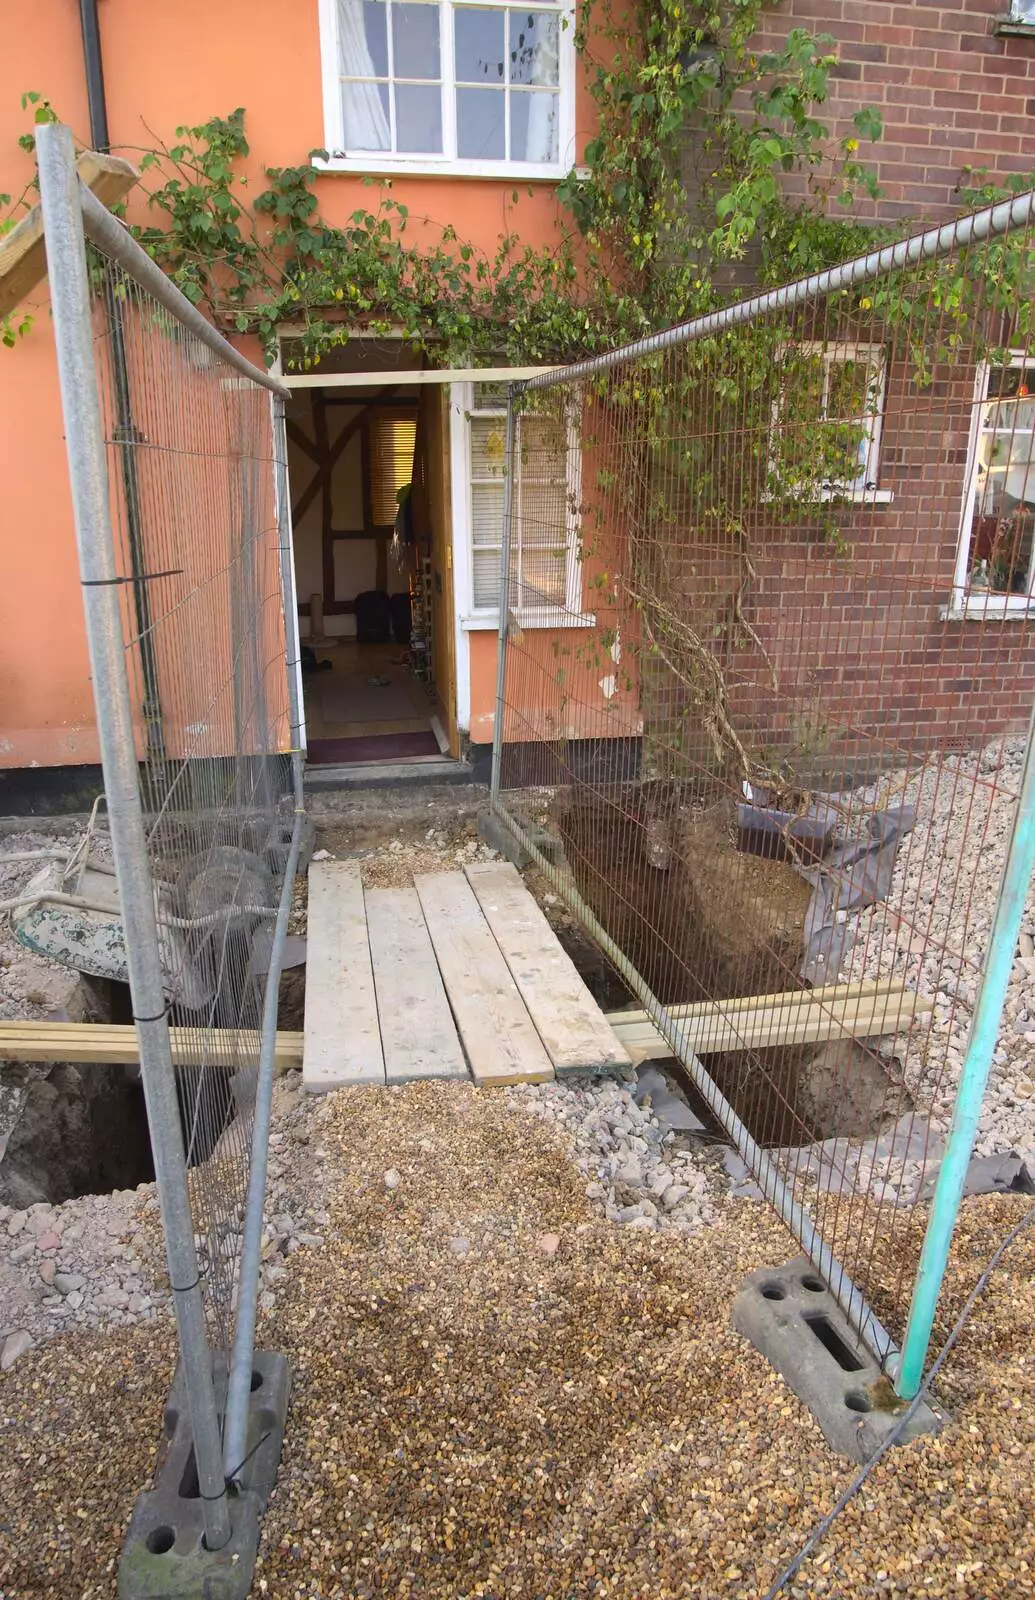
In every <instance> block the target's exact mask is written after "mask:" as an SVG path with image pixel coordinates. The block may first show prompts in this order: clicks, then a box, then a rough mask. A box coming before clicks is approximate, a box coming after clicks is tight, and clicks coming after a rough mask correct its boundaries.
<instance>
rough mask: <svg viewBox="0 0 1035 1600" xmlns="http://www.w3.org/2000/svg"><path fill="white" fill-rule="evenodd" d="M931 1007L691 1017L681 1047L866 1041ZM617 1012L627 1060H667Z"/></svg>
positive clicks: (660, 1047)
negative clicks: (847, 1038) (729, 1017)
mask: <svg viewBox="0 0 1035 1600" xmlns="http://www.w3.org/2000/svg"><path fill="white" fill-rule="evenodd" d="M931 1009H932V1003H931V1002H930V1001H929V1000H925V999H924V998H923V997H922V996H920V995H916V994H908V993H907V994H899V995H894V996H891V997H890V998H888V999H887V1000H885V999H884V997H881V998H880V1001H879V1004H877V1005H874V1004H873V1001H872V998H871V999H869V1000H865V999H864V1000H862V1001H859V1002H857V1003H855V1004H851V1003H847V1004H844V1005H840V1004H831V1003H829V1002H828V1003H826V1004H825V1005H819V1006H816V1005H812V1006H797V1007H794V1008H790V1007H777V1008H772V1009H769V1010H759V1011H754V1012H742V1013H741V1014H740V1015H739V1016H737V1017H736V1018H731V1019H727V1018H723V1017H721V1016H719V1015H718V1014H716V1015H715V1016H714V1017H712V1018H711V1019H707V1020H706V1019H702V1018H699V1019H696V1021H695V1023H694V1025H693V1026H692V1027H688V1029H687V1032H686V1046H687V1048H688V1049H689V1050H692V1051H693V1052H694V1054H696V1055H711V1054H714V1053H716V1052H719V1051H728V1050H761V1049H770V1048H773V1047H777V1046H782V1045H797V1044H815V1043H818V1042H819V1041H820V1040H823V1039H838V1038H844V1037H851V1038H855V1039H866V1038H871V1037H876V1036H877V1035H878V1034H890V1033H899V1032H902V1031H903V1030H905V1029H906V1028H908V1027H909V1026H910V1024H911V1023H912V1022H913V1021H914V1019H915V1018H917V1017H918V1016H920V1015H923V1014H925V1013H927V1012H930V1011H931ZM627 1015H628V1014H623V1013H622V1012H612V1013H611V1015H610V1016H609V1018H608V1021H609V1022H610V1024H611V1026H612V1027H613V1028H614V1030H615V1033H616V1034H617V1035H618V1038H619V1039H620V1040H621V1041H622V1043H623V1044H624V1045H625V1047H626V1049H627V1050H628V1051H629V1053H630V1055H631V1056H632V1058H633V1060H634V1061H635V1062H637V1063H639V1062H641V1061H649V1060H658V1059H663V1058H664V1057H667V1056H671V1054H672V1049H671V1046H670V1045H669V1044H668V1042H667V1040H666V1039H665V1038H664V1037H663V1036H662V1034H660V1033H659V1032H658V1031H657V1030H656V1029H655V1028H654V1027H653V1025H652V1024H651V1023H649V1022H641V1021H633V1022H631V1023H630V1022H629V1021H627Z"/></svg>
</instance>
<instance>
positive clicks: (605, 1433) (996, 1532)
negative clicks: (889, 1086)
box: [0, 1085, 1035, 1600]
mask: <svg viewBox="0 0 1035 1600" xmlns="http://www.w3.org/2000/svg"><path fill="white" fill-rule="evenodd" d="M285 1104H286V1105H288V1106H290V1107H291V1109H290V1110H289V1111H286V1112H282V1113H281V1116H282V1118H283V1119H284V1120H283V1121H282V1122H281V1124H280V1128H279V1131H280V1132H283V1133H285V1138H284V1141H283V1144H282V1145H281V1150H282V1152H283V1157H282V1159H283V1162H284V1166H285V1169H292V1170H294V1168H295V1167H303V1166H305V1165H306V1163H312V1162H314V1161H319V1163H320V1164H321V1166H322V1168H323V1171H324V1174H325V1178H324V1183H325V1189H324V1194H323V1202H324V1205H325V1207H326V1210H327V1213H328V1223H327V1226H326V1228H325V1230H324V1235H325V1238H324V1243H323V1244H322V1245H318V1246H314V1247H312V1248H304V1249H298V1250H297V1251H295V1252H294V1253H293V1254H290V1255H289V1256H288V1257H287V1258H286V1261H285V1277H284V1279H283V1281H282V1282H281V1284H280V1285H279V1286H278V1294H277V1300H276V1304H275V1306H274V1307H273V1309H272V1310H271V1311H270V1312H269V1313H268V1314H267V1315H266V1316H265V1317H264V1318H263V1321H262V1324H261V1327H260V1342H261V1343H263V1344H265V1345H267V1346H269V1347H272V1348H278V1349H283V1350H285V1351H286V1352H287V1354H288V1355H289V1357H290V1359H291V1362H292V1366H293V1369H294V1383H295V1388H294V1399H293V1405H292V1411H291V1416H290V1421H289V1428H288V1437H287V1445H286V1450H285V1456H284V1461H283V1464H282V1469H281V1476H280V1480H279V1484H278V1487H277V1490H276V1492H275V1495H274V1498H273V1501H272V1503H271V1506H270V1510H269V1513H268V1515H267V1519H266V1525H265V1531H264V1538H263V1545H262V1551H261V1560H260V1565H259V1568H258V1571H257V1573H256V1583H255V1589H254V1593H256V1594H261V1595H267V1596H272V1597H275V1600H297V1597H304V1600H317V1597H319V1600H345V1597H350V1600H351V1597H364V1600H365V1597H373V1596H381V1595H392V1596H403V1595H405V1596H410V1597H413V1600H417V1597H422V1600H423V1597H428V1600H447V1597H450V1600H453V1597H457V1600H467V1597H471V1600H473V1597H475V1596H479V1597H485V1600H488V1597H497V1600H498V1597H503V1596H506V1597H515V1600H518V1597H520V1600H548V1597H553V1600H574V1597H582V1596H601V1597H603V1596H608V1597H613V1600H634V1597H635V1600H640V1597H642V1600H648V1597H649V1600H669V1597H672V1596H686V1597H687V1600H689V1597H691V1596H693V1597H695V1600H696V1597H704V1600H707V1597H718V1596H723V1597H726V1596H729V1597H731V1600H732V1597H737V1600H743V1597H750V1596H757V1595H758V1594H759V1593H764V1591H765V1587H766V1585H767V1583H768V1582H769V1581H770V1579H771V1578H772V1577H773V1575H774V1574H775V1572H776V1571H777V1570H778V1569H779V1566H780V1564H781V1563H782V1562H783V1561H784V1560H785V1559H786V1558H787V1557H788V1556H789V1555H790V1554H791V1553H792V1552H793V1550H794V1549H795V1547H796V1546H797V1544H798V1543H799V1542H800V1540H801V1539H802V1538H803V1536H804V1535H805V1534H806V1532H807V1531H808V1529H809V1528H810V1527H811V1525H812V1523H813V1521H814V1520H815V1519H816V1518H817V1517H818V1516H819V1515H820V1514H821V1513H822V1512H823V1511H825V1510H826V1509H827V1508H828V1507H829V1505H830V1503H831V1502H832V1500H833V1498H834V1496H835V1495H836V1493H837V1492H838V1490H839V1488H840V1487H841V1486H842V1485H843V1484H844V1483H845V1482H846V1481H847V1480H848V1477H849V1472H850V1469H849V1468H847V1467H846V1466H845V1465H844V1464H843V1463H841V1462H839V1461H838V1460H837V1459H836V1458H835V1457H833V1456H832V1455H831V1453H830V1451H829V1450H828V1448H827V1446H826V1445H825V1444H824V1442H823V1440H822V1437H821V1435H820V1433H819V1430H818V1429H817V1428H816V1427H815V1425H814V1424H813V1423H812V1421H811V1419H810V1418H809V1416H808V1415H807V1414H806V1413H805V1412H804V1411H803V1409H802V1408H801V1407H800V1406H799V1405H798V1403H797V1402H796V1401H795V1400H794V1398H793V1397H792V1396H791V1395H790V1394H789V1393H788V1391H787V1390H786V1389H785V1387H784V1386H783V1384H782V1383H781V1381H780V1380H779V1379H778V1378H777V1377H776V1376H775V1375H774V1373H773V1372H772V1371H771V1369H770V1368H769V1367H768V1366H767V1365H766V1364H765V1362H764V1361H762V1359H761V1358H760V1357H759V1356H758V1355H757V1354H756V1353H755V1352H754V1351H753V1350H752V1349H751V1348H750V1347H749V1346H747V1345H746V1344H745V1343H744V1342H743V1341H742V1340H741V1339H740V1338H739V1337H738V1336H737V1335H736V1334H735V1333H734V1331H733V1329H732V1327H731V1324H730V1315H729V1313H730V1304H731V1300H732V1297H733V1294H734V1292H735V1290H736V1287H737V1285H738V1283H739V1281H740V1279H741V1278H742V1276H743V1274H744V1273H745V1272H747V1271H748V1270H750V1269H751V1268H753V1267H755V1266H756V1265H759V1264H761V1263H763V1262H766V1261H780V1260H784V1259H786V1258H787V1257H788V1256H789V1255H790V1254H792V1253H793V1246H792V1244H791V1241H790V1240H789V1239H788V1237H787V1236H786V1234H784V1233H783V1232H782V1230H781V1228H780V1227H779V1226H778V1224H776V1223H775V1222H774V1221H773V1220H772V1219H771V1217H770V1216H769V1214H768V1212H767V1211H766V1210H765V1209H764V1208H763V1207H762V1206H760V1205H757V1204H755V1203H753V1202H751V1201H745V1200H735V1199H732V1198H730V1197H729V1196H719V1197H718V1198H717V1199H716V1202H715V1204H716V1209H717V1214H716V1217H715V1220H714V1221H713V1223H712V1225H711V1226H710V1227H708V1228H704V1229H701V1230H698V1231H696V1232H694V1233H692V1234H690V1235H688V1236H683V1235H680V1234H679V1233H676V1232H670V1231H666V1232H661V1233H652V1232H650V1231H646V1230H642V1231H641V1230H630V1229H628V1228H620V1227H617V1226H615V1225H613V1224H612V1223H610V1222H608V1221H607V1220H606V1219H604V1218H603V1216H602V1214H601V1212H600V1208H599V1206H598V1205H596V1204H594V1202H593V1201H591V1200H590V1199H588V1198H587V1197H586V1195H585V1192H584V1189H585V1178H584V1177H583V1176H582V1175H581V1174H580V1173H579V1172H578V1170H577V1168H576V1167H575V1166H574V1165H573V1163H572V1161H571V1159H570V1156H569V1149H568V1145H567V1142H566V1135H565V1133H564V1131H563V1130H562V1129H559V1128H558V1127H556V1126H551V1125H550V1124H549V1122H548V1121H546V1120H545V1119H543V1118H542V1117H541V1116H540V1117H533V1116H530V1115H529V1114H528V1112H527V1110H526V1109H524V1108H523V1107H522V1106H521V1105H520V1104H518V1103H515V1102H510V1101H508V1100H507V1098H506V1097H505V1096H503V1095H501V1094H500V1093H499V1092H498V1091H478V1090H475V1089H472V1088H467V1087H464V1086H453V1085H450V1086H441V1085H430V1086H429V1085H413V1086H410V1087H407V1088H405V1089H401V1090H388V1091H384V1090H380V1091H369V1090H350V1091H346V1092H345V1093H343V1094H340V1095H338V1096H335V1097H334V1098H333V1099H329V1100H326V1101H320V1102H305V1101H303V1102H301V1103H298V1097H296V1096H295V1095H293V1094H292V1095H289V1096H288V1097H287V1100H286V1101H285ZM1026 1203H1027V1202H1025V1201H1023V1200H1020V1199H1015V1198H1006V1197H1000V1196H996V1197H987V1198H985V1199H981V1200H976V1201H969V1202H967V1203H966V1205H965V1207H964V1214H963V1221H962V1225H961V1228H960V1232H959V1236H958V1239H957V1244H956V1249H955V1253H954V1261H953V1267H952V1272H951V1277H950V1281H949V1285H948V1290H947V1296H948V1299H947V1312H948V1311H951V1308H952V1307H953V1306H958V1305H959V1304H960V1303H961V1302H962V1299H963V1297H964V1296H965V1294H966V1293H967V1291H968V1289H969V1288H970V1286H971V1285H972V1284H973V1283H974V1281H975V1280H976V1278H977V1276H978V1274H979V1272H980V1270H981V1267H982V1264H983V1262H984V1260H985V1259H986V1257H987V1255H988V1254H989V1252H990V1251H991V1249H992V1247H993V1246H994V1244H995V1242H996V1241H997V1240H998V1239H999V1238H1000V1237H1001V1236H1002V1234H1003V1233H1004V1232H1005V1231H1006V1229H1007V1228H1008V1227H1009V1226H1010V1225H1011V1224H1012V1222H1013V1221H1014V1220H1016V1219H1017V1217H1018V1216H1019V1215H1020V1214H1021V1212H1022V1209H1023V1207H1024V1205H1025V1204H1026ZM1033 1316H1035V1236H1033V1234H1032V1233H1030V1232H1029V1233H1028V1234H1027V1235H1025V1236H1023V1237H1022V1239H1021V1240H1020V1241H1019V1242H1018V1243H1017V1245H1016V1246H1015V1248H1014V1250H1013V1251H1012V1252H1011V1254H1010V1255H1009V1256H1008V1257H1007V1258H1006V1260H1005V1261H1004V1263H1003V1265H1002V1269H1001V1271H1000V1272H999V1273H998V1274H997V1276H996V1278H995V1280H994V1282H993V1284H992V1286H991V1288H990V1290H989V1292H988V1294H987V1296H986V1298H985V1299H984V1300H983V1301H982V1302H981V1303H980V1305H979V1308H978V1311H977V1314H976V1316H975V1318H974V1320H973V1322H972V1323H971V1325H970V1327H969V1329H968V1331H967V1333H966V1334H965V1336H964V1338H963V1339H962V1341H961V1343H960V1345H959V1346H958V1348H957V1350H956V1352H955V1353H954V1355H953V1357H952V1358H951V1360H950V1363H949V1366H948V1369H947V1374H946V1380H945V1384H944V1387H943V1390H942V1397H943V1399H944V1400H945V1401H946V1403H947V1404H949V1405H950V1406H951V1407H952V1408H953V1409H954V1411H955V1413H956V1421H955V1423H954V1425H953V1426H952V1427H950V1428H949V1429H948V1430H947V1431H946V1432H945V1433H944V1434H943V1435H942V1436H941V1437H939V1438H937V1439H933V1440H932V1439H928V1440H925V1441H922V1442H919V1443H917V1444H916V1445H913V1446H911V1447H909V1448H907V1449H903V1450H900V1451H897V1452H896V1453H894V1455H893V1456H892V1457H891V1458H890V1459H889V1460H888V1461H887V1462H885V1463H884V1464H883V1465H882V1466H881V1467H880V1468H879V1469H878V1470H877V1472H876V1473H875V1474H874V1476H873V1477H872V1478H871V1480H870V1482H869V1483H868V1485H867V1486H866V1488H865V1490H864V1492H863V1494H862V1495H860V1497H859V1498H858V1499H857V1500H856V1501H855V1502H854V1503H853V1504H852V1505H851V1507H850V1508H849V1510H848V1511H847V1512H846V1514H845V1515H844V1516H843V1517H842V1519H841V1520H840V1521H839V1523H838V1524H837V1525H836V1526H835V1528H834V1531H833V1533H832V1534H831V1536H830V1537H829V1538H828V1540H827V1542H826V1543H825V1544H824V1545H823V1546H822V1547H821V1549H820V1551H819V1552H818V1553H817V1554H816V1556H815V1557H814V1558H813V1559H812V1560H811V1561H810V1563H809V1564H808V1565H807V1567H806V1568H805V1569H804V1572H803V1573H802V1574H801V1576H800V1578H799V1580H798V1582H797V1584H796V1586H795V1588H794V1589H793V1591H791V1592H793V1593H795V1594H799V1595H803V1594H808V1595H811V1594H815V1595H829V1596H837V1597H846V1600H847V1597H852V1596H864V1595H865V1596H881V1597H883V1596H890V1595H924V1596H953V1597H963V1596H968V1597H975V1600H976V1597H979V1596H980V1597H987V1600H991V1597H998V1596H1001V1595H1002V1596H1006V1595H1009V1596H1011V1597H1012V1596H1015V1595H1017V1596H1019V1595H1031V1594H1035V1486H1033V1481H1032V1472H1031V1465H1030V1453H1031V1450H1032V1447H1033V1445H1035V1357H1033V1355H1032V1350H1031V1324H1032V1318H1033ZM171 1361H172V1338H171V1332H170V1329H169V1326H168V1323H167V1322H165V1321H159V1322H158V1323H151V1324H150V1325H149V1326H147V1327H139V1328H129V1329H125V1328H123V1329H120V1330H119V1332H118V1333H117V1334H114V1333H112V1334H106V1333H104V1332H100V1333H92V1332H86V1331H84V1332H81V1333H77V1334H75V1335H71V1336H68V1337H64V1338H60V1339H57V1340H54V1341H52V1342H51V1343H49V1344H48V1345H46V1346H45V1347H43V1348H42V1349H39V1350H36V1351H31V1352H29V1353H28V1355H26V1356H24V1357H22V1358H21V1359H20V1360H19V1361H18V1362H17V1364H16V1365H15V1366H14V1367H13V1368H12V1369H11V1370H10V1371H9V1372H7V1373H5V1374H3V1375H2V1376H0V1436H2V1440H3V1444H2V1449H0V1595H3V1597H4V1600H28V1597H31V1600H44V1597H54V1600H59V1597H60V1600H70V1597H73V1596H75V1597H83V1600H86V1597H89V1600H94V1597H99V1596H110V1595H112V1594H114V1563H115V1562H116V1561H117V1557H118V1551H119V1546H120V1542H121V1538H122V1532H123V1529H124V1526H125V1523H126V1519H127V1518H128V1515H129V1511H130V1508H131V1505H132V1501H133V1497H134V1494H135V1493H136V1491H137V1490H138V1489H139V1488H140V1487H141V1486H142V1485H143V1483H144V1482H145V1480H146V1478H147V1475H148V1472H149V1470H150V1466H151V1463H152V1461H153V1455H154V1447H155V1443H156V1441H157V1438H158V1433H159V1428H160V1419H161V1408H162V1402H163V1399H164V1396H165V1391H166V1386H167V1383H168V1380H169V1375H170V1370H171Z"/></svg>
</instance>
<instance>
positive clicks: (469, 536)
mask: <svg viewBox="0 0 1035 1600" xmlns="http://www.w3.org/2000/svg"><path fill="white" fill-rule="evenodd" d="M474 388H475V386H474V384H473V383H463V384H460V383H456V384H454V385H453V396H452V407H453V414H454V417H455V416H457V415H459V418H460V421H461V426H460V428H459V429H458V430H457V433H458V435H459V439H458V444H459V448H458V449H454V452H453V474H454V484H453V515H454V546H455V549H456V552H457V560H456V568H457V569H459V568H460V564H461V562H462V563H463V568H462V571H463V582H462V586H460V585H458V586H457V587H458V589H459V592H458V593H457V594H456V596H455V598H456V600H457V603H458V610H459V616H460V626H461V628H462V629H463V630H464V631H465V632H467V633H472V632H477V631H479V630H483V629H493V630H495V629H497V628H498V627H499V606H498V605H494V606H477V605H475V602H474V505H473V493H472V473H471V418H472V416H478V417H497V418H499V420H500V424H501V429H502V428H504V427H505V425H506V412H505V411H501V410H500V409H499V407H498V406H487V405H483V406H478V405H476V404H475V396H474ZM566 461H567V484H566V488H565V496H566V504H567V514H566V520H567V525H568V526H567V533H568V538H567V559H566V563H565V602H564V605H563V607H562V606H547V605H542V606H536V607H535V608H534V609H531V610H530V609H527V608H522V607H520V606H514V607H512V608H511V614H512V615H513V617H514V618H515V620H516V621H517V622H518V624H519V625H520V626H521V627H522V628H592V627H594V626H595V623H596V618H595V616H593V615H592V614H589V613H586V612H584V611H583V610H582V609H581V608H582V562H581V561H580V559H579V497H580V494H581V478H582V458H581V451H580V449H579V445H578V439H577V436H576V430H575V428H574V426H572V427H571V430H570V432H569V438H568V450H567V455H566ZM519 492H520V489H519ZM479 548H481V549H485V548H490V549H491V548H494V547H493V546H488V547H486V546H479ZM500 553H501V559H502V546H501V552H500Z"/></svg>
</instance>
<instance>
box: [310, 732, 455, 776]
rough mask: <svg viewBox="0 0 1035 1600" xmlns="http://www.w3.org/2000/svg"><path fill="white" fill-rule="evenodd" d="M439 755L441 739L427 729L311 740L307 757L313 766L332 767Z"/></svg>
mask: <svg viewBox="0 0 1035 1600" xmlns="http://www.w3.org/2000/svg"><path fill="white" fill-rule="evenodd" d="M439 754H441V752H440V750H439V747H438V740H437V739H436V738H435V735H434V734H433V733H432V731H431V729H430V728H428V729H427V731H426V732H423V733H370V734H367V735H365V736H364V737H362V738H355V739H310V741H309V748H308V750H307V752H306V759H307V760H308V762H309V765H310V766H311V767H330V766H338V765H345V764H347V763H357V762H363V761H399V760H401V759H402V758H403V757H405V756H437V755H439Z"/></svg>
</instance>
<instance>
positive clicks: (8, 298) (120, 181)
mask: <svg viewBox="0 0 1035 1600" xmlns="http://www.w3.org/2000/svg"><path fill="white" fill-rule="evenodd" d="M76 172H77V173H78V175H79V177H80V179H81V181H82V182H83V183H85V184H86V186H87V188H88V189H91V190H92V191H93V193H94V194H95V195H96V196H97V198H98V200H99V201H100V202H101V204H102V205H105V206H107V207H108V208H109V210H110V208H111V207H112V206H113V205H116V204H117V203H118V202H119V201H120V200H121V199H122V198H123V196H124V195H125V194H127V193H128V191H129V190H130V189H132V187H133V185H134V184H135V183H136V182H137V180H138V178H139V177H140V174H139V172H138V171H137V169H136V167H134V166H133V164H132V162H130V161H125V160H123V158H122V157H121V156H108V155H101V154H100V153H99V152H98V151H96V150H84V151H83V152H82V153H81V155H80V156H79V158H78V160H77V161H76ZM46 276H47V251H46V246H45V244H44V239H43V209H42V207H41V206H40V205H38V204H37V205H34V206H33V207H32V209H31V210H29V211H27V212H26V213H25V215H24V217H19V219H18V221H17V222H16V223H15V225H14V227H13V228H12V229H11V230H10V232H9V233H5V234H4V235H3V236H2V237H0V317H6V316H9V315H10V313H11V312H12V311H13V310H14V308H15V306H16V305H17V304H18V302H19V301H20V300H24V299H25V296H26V295H27V294H31V293H32V291H33V289H35V288H36V286H37V284H40V283H42V282H43V279H44V278H45V277H46Z"/></svg>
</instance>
